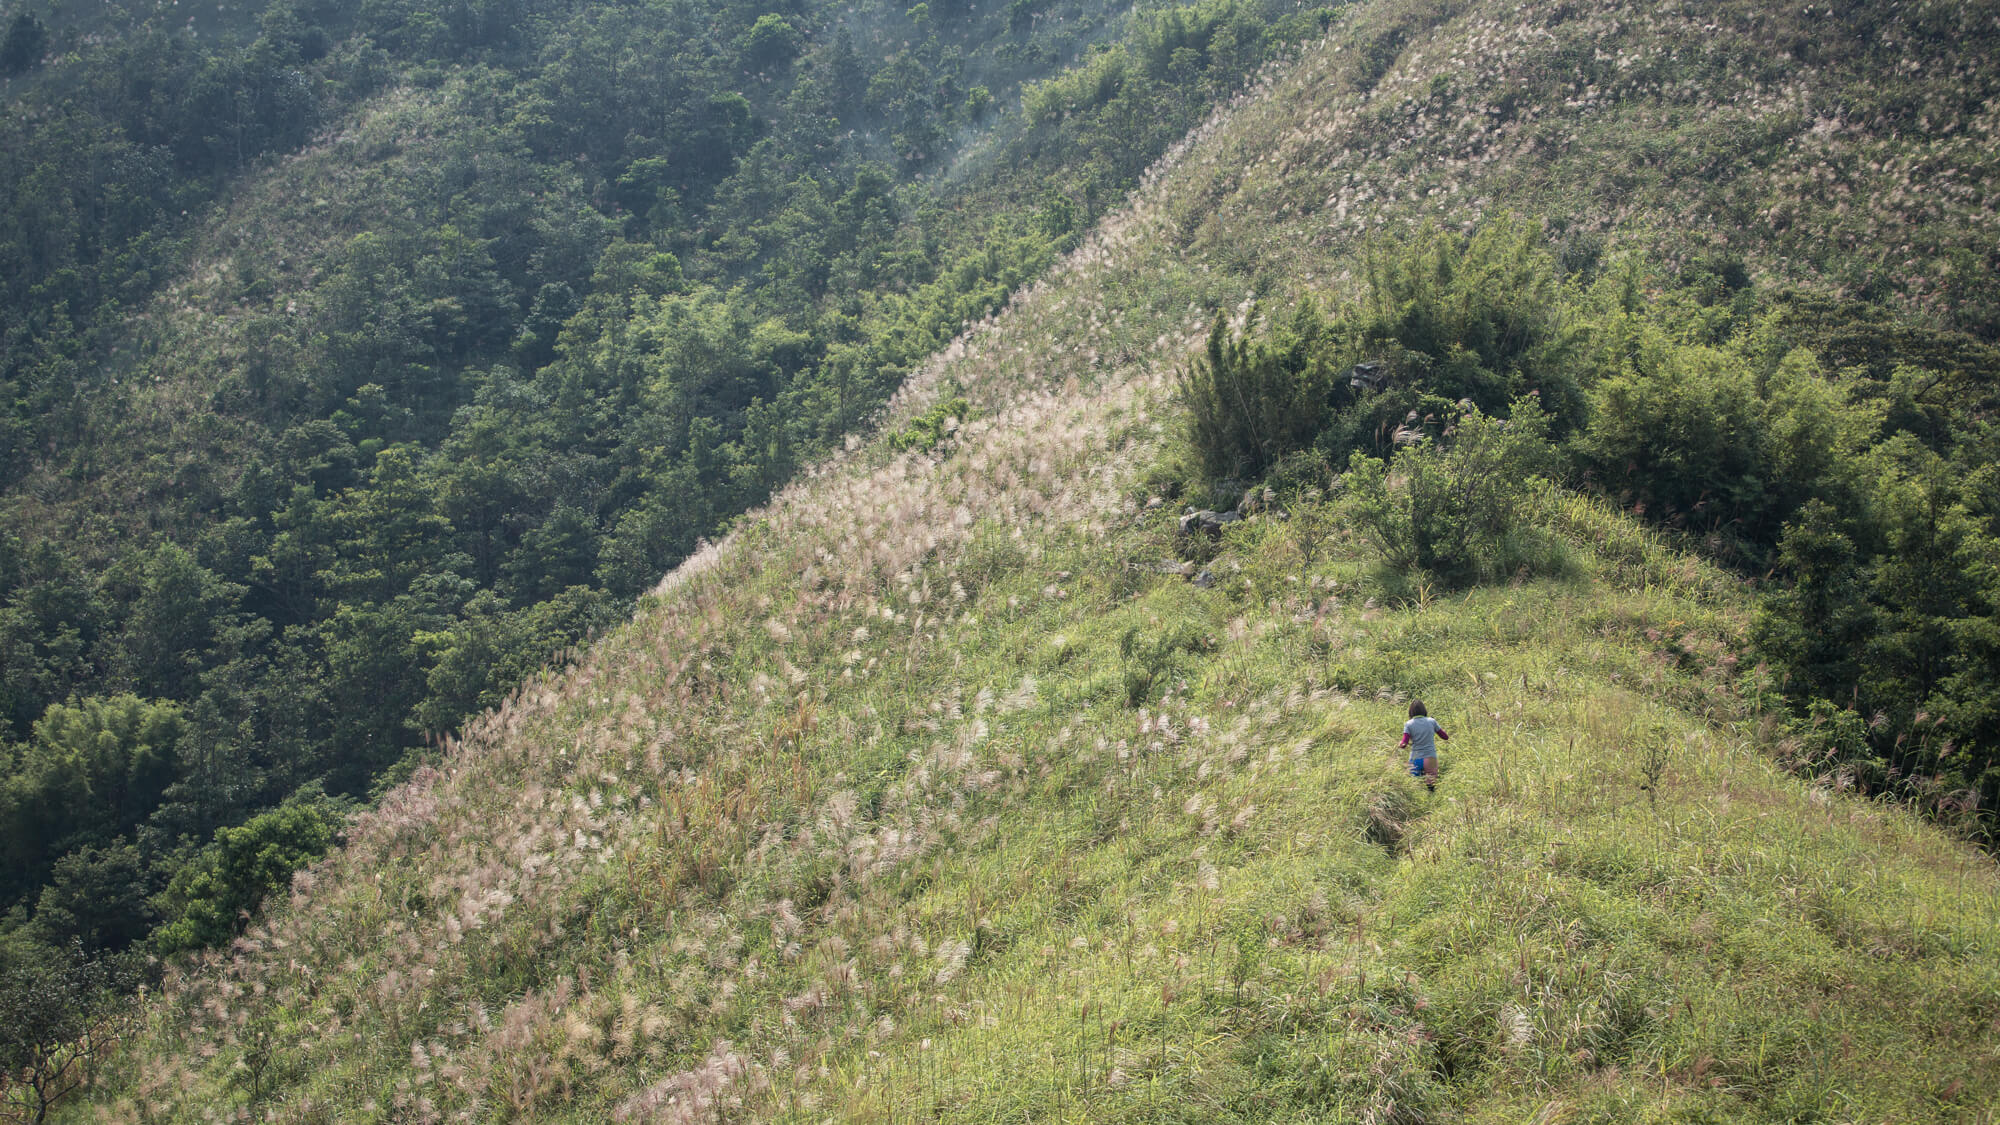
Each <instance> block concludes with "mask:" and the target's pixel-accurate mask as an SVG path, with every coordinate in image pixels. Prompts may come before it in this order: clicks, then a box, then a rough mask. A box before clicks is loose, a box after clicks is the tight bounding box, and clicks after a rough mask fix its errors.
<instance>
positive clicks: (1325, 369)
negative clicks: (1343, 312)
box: [1180, 300, 1346, 477]
mask: <svg viewBox="0 0 2000 1125" xmlns="http://www.w3.org/2000/svg"><path fill="white" fill-rule="evenodd" d="M1256 323H1257V313H1256V311H1255V310H1252V312H1251V313H1250V316H1249V319H1248V321H1247V322H1246V323H1245V325H1244V328H1243V331H1242V332H1240V333H1239V332H1232V331H1231V330H1230V328H1229V323H1228V320H1227V319H1226V318H1224V317H1222V316H1220V315H1218V316H1217V317H1216V318H1215V324H1214V326H1213V327H1212V328H1210V329H1209V333H1208V347H1207V349H1206V350H1205V351H1204V353H1203V354H1202V356H1201V358H1199V359H1197V360H1195V361H1194V363H1193V364H1191V365H1190V366H1188V367H1187V368H1184V369H1183V370H1182V371H1181V373H1180V388H1181V393H1182V395H1183V396H1184V397H1185V398H1186V400H1187V404H1188V436H1189V439H1190V440H1191V441H1192V443H1193V445H1194V448H1195V451H1196V453H1197V454H1198V455H1199V456H1200V458H1201V461H1202V464H1203V467H1204V468H1205V469H1206V470H1207V471H1208V472H1210V473H1212V474H1214V475H1216V476H1224V477H1232V476H1233V477H1254V476H1258V475H1261V474H1262V473H1263V472H1264V470H1265V469H1267V468H1269V467H1270V466H1271V465H1272V464H1273V463H1275V462H1276V461H1277V460H1278V459H1279V458H1280V457H1282V456H1284V455H1285V454H1287V453H1290V452H1293V451H1295V450H1300V449H1304V448H1305V447H1307V446H1308V445H1311V444H1312V441H1313V438H1314V437H1316V436H1317V435H1318V434H1319V432H1320V430H1321V429H1323V428H1324V427H1325V425H1326V422H1327V419H1328V418H1329V417H1330V416H1331V415H1332V412H1333V411H1334V410H1335V409H1336V407H1337V406H1338V405H1340V401H1339V399H1338V398H1337V396H1340V395H1342V393H1343V391H1344V388H1343V387H1342V385H1341V384H1340V383H1339V382H1338V381H1337V380H1336V379H1335V373H1336V372H1339V371H1343V370H1345V367H1346V365H1345V364H1344V363H1343V362H1341V360H1342V359H1343V358H1344V357H1341V356H1339V355H1338V354H1337V353H1338V352H1339V351H1340V350H1341V349H1338V348H1336V347H1334V346H1332V339H1331V331H1330V329H1329V327H1328V325H1327V323H1326V321H1325V320H1323V319H1322V318H1321V316H1320V313H1319V309H1318V306H1316V305H1315V304H1314V303H1313V302H1312V301H1310V300H1308V301H1303V302H1301V303H1300V304H1299V307H1298V310H1297V312H1296V313H1294V314H1293V317H1292V320H1291V322H1290V323H1289V324H1287V325H1286V326H1285V328H1284V330H1283V331H1281V332H1279V333H1278V335H1277V337H1276V339H1274V340H1272V341H1270V342H1264V341H1259V340H1253V339H1252V338H1251V337H1252V335H1253V333H1254V332H1255V330H1256Z"/></svg>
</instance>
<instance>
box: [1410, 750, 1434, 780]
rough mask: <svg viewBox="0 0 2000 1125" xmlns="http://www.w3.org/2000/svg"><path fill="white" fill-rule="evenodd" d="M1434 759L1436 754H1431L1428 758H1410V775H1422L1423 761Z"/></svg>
mask: <svg viewBox="0 0 2000 1125" xmlns="http://www.w3.org/2000/svg"><path fill="white" fill-rule="evenodd" d="M1436 759H1437V755H1436V754H1432V755H1431V756H1430V757H1428V758H1411V759H1410V776H1411V777H1422V776H1424V763H1425V762H1429V761H1435V760H1436Z"/></svg>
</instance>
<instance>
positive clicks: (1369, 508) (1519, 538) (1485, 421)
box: [1340, 398, 1556, 586]
mask: <svg viewBox="0 0 2000 1125" xmlns="http://www.w3.org/2000/svg"><path fill="white" fill-rule="evenodd" d="M1548 424H1549V421H1548V415H1546V414H1544V413H1543V412H1542V410H1541V408H1540V407H1539V406H1537V405H1536V404H1535V401H1534V400H1533V399H1532V398H1526V399H1522V400H1521V401H1519V402H1517V403H1515V404H1514V411H1513V414H1512V416H1511V417H1509V418H1505V419H1501V418H1494V417H1491V416H1490V415H1486V414H1481V413H1480V412H1479V411H1477V410H1476V409H1475V410H1469V411H1467V412H1466V413H1465V414H1463V415H1462V416H1460V417H1458V418H1457V419H1456V421H1455V422H1454V423H1453V424H1452V425H1450V426H1447V427H1446V429H1445V431H1444V433H1443V434H1442V435H1440V436H1438V437H1419V438H1417V439H1416V440H1415V441H1414V442H1413V443H1412V444H1409V445H1406V446H1405V447H1404V448H1403V449H1401V450H1399V451H1398V452H1397V453H1396V456H1395V459H1394V460H1393V461H1391V462H1390V463H1388V464H1387V465H1385V464H1384V463H1383V462H1381V461H1378V460H1376V459H1375V458H1372V457H1369V456H1367V455H1366V454H1362V453H1356V454H1354V456H1353V458H1352V459H1351V460H1350V461H1349V463H1348V470H1347V472H1346V473H1344V474H1343V475H1342V476H1341V478H1340V488H1341V492H1342V494H1343V499H1342V501H1341V503H1342V510H1343V514H1344V515H1345V516H1346V517H1347V518H1348V519H1350V520H1352V521H1353V522H1354V524H1355V525H1356V526H1357V527H1358V528H1359V529H1360V531H1361V532H1362V534H1363V535H1365V536H1366V537H1367V538H1368V539H1370V540H1371V541H1372V542H1373V543H1374V545H1375V546H1376V548H1377V549H1378V550H1379V551H1380V552H1381V554H1382V558H1383V561H1384V562H1385V563H1387V564H1388V566H1389V567H1390V568H1391V569H1392V570H1395V571H1398V572H1402V573H1405V574H1413V575H1415V574H1421V575H1427V576H1430V577H1432V578H1435V579H1436V580H1438V581H1441V582H1443V583H1445V584H1447V585H1451V586H1463V585H1468V584H1470V583H1472V582H1477V581H1480V580H1482V579H1492V578H1498V577H1504V576H1507V575H1510V574H1512V573H1514V572H1516V571H1517V570H1519V569H1521V568H1522V567H1523V566H1526V567H1527V569H1529V570H1531V571H1533V570H1547V569H1552V568H1554V565H1555V564H1554V563H1553V562H1552V561H1551V560H1550V557H1549V548H1548V544H1547V543H1546V542H1545V541H1544V540H1545V538H1546V536H1545V535H1544V534H1543V533H1541V532H1540V531H1539V530H1538V529H1536V528H1534V527H1532V526H1531V525H1530V520H1529V518H1528V517H1529V514H1530V513H1529V512H1528V503H1527V498H1528V494H1527V493H1526V491H1525V490H1524V489H1523V488H1522V484H1523V482H1525V481H1528V480H1531V479H1533V478H1537V477H1543V476H1546V475H1548V474H1549V473H1550V472H1552V471H1553V469H1554V466H1555V464H1556V460H1555V448H1554V446H1553V445H1551V444H1550V442H1549V440H1548Z"/></svg>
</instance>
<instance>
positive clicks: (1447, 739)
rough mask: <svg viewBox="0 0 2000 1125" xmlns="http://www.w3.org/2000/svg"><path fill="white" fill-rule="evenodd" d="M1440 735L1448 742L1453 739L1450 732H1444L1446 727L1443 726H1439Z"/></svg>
mask: <svg viewBox="0 0 2000 1125" xmlns="http://www.w3.org/2000/svg"><path fill="white" fill-rule="evenodd" d="M1438 737H1439V738H1442V739H1444V740H1445V741H1446V742H1450V741H1451V736H1450V735H1448V734H1446V733H1445V732H1444V728H1443V727H1439V728H1438Z"/></svg>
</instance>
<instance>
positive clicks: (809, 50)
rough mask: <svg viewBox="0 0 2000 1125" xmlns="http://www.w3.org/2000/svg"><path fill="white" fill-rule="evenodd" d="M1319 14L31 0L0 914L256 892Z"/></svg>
mask: <svg viewBox="0 0 2000 1125" xmlns="http://www.w3.org/2000/svg"><path fill="white" fill-rule="evenodd" d="M128 19H129V21H130V24H129V26H128V25H127V22H126V21H127V20H128ZM1331 19H1332V13H1331V12H1328V11H1317V10H1304V9H1294V8H1285V9H1283V10H1282V11H1281V10H1280V8H1279V7H1278V6H1277V5H1275V4H1261V3H1257V2H1254V0H1252V2H1237V0H1227V2H1219V3H1218V2H1205V3H1200V4H1195V5H1191V6H1178V7H1177V6H1173V5H1164V6H1146V7H1143V8H1142V9H1139V10H1133V11H1128V10H1127V9H1126V7H1125V6H1123V5H1122V4H1117V3H1105V2H1091V0H1084V2H1062V0H1050V2H1038V0H1015V2H1014V3H1011V4H1009V5H1005V6H1001V5H981V4H972V3H951V2H947V3H941V4H938V5H935V6H932V5H926V4H917V5H915V6H914V7H909V8H907V9H906V8H904V7H903V6H901V5H884V6H866V5H863V6H856V7H843V6H838V5H833V4H823V3H811V2H806V0H799V2H796V3H790V4H781V5H778V6H775V7H774V6H771V5H766V4H734V3H724V4H695V3H688V2H666V0H662V2H648V3H643V4H604V3H582V2H571V0H542V2H526V0H493V2H476V3H470V4H468V3H463V2H455V3H433V2H429V0H369V2H368V3H364V4H361V5H344V4H337V3H330V2H324V0H276V2H274V3H272V4H270V5H269V6H267V7H265V8H263V9H262V10H261V11H248V12H246V11H237V10H232V9H231V8H230V7H229V6H226V5H212V6H211V5H192V6H190V5H185V4H164V5H158V6H150V5H135V6H129V7H127V8H122V9H121V8H117V7H116V6H96V5H82V4H61V3H56V4H35V3H28V4H23V5H15V6H13V7H12V8H10V9H9V10H8V12H7V14H6V16H5V18H4V20H0V24H4V27H5V35H6V39H5V44H4V48H0V67H4V75H5V82H6V86H5V96H6V99H7V104H8V110H9V112H8V113H7V114H6V115H5V117H4V122H0V131H4V138H0V153H4V157H0V199H4V200H5V203H4V207H3V208H0V379H4V384H5V402H4V410H0V485H4V488H5V493H4V499H0V653H4V667H5V671H4V673H0V741H4V750H0V767H4V775H5V776H4V780H0V855H4V862H0V896H4V902H0V907H4V908H5V910H6V911H7V913H6V923H5V924H6V927H7V931H8V934H9V935H10V937H9V942H10V945H9V948H10V949H11V950H12V951H13V952H12V953H10V954H9V957H10V959H11V961H12V962H16V963H18V964H19V965H22V966H35V965H42V966H45V967H46V966H48V965H57V964H72V965H73V967H74V964H73V963H78V958H82V959H83V962H89V961H91V960H92V959H94V958H98V957H100V956H103V955H107V954H120V953H125V952H130V953H131V954H132V955H133V956H136V955H137V954H138V953H139V952H140V951H147V952H152V953H172V952H176V951H180V950H187V949H196V948H200V947H203V946H207V945H212V944H214V943H217V942H220V941H224V940H226V939H228V938H229V937H230V936H232V935H233V934H235V933H236V932H238V931H239V929H240V927H241V926H242V924H243V922H244V920H245V918H246V917H247V914H248V912H250V911H253V910H254V909H255V906H256V904H257V903H258V902H259V901H260V900H261V898H262V897H263V895H264V894H265V893H266V892H267V891H268V890H270V889H271V888H273V887H277V886H280V885H282V884H283V882H284V880H285V879H286V878H288V877H289V874H290V872H291V870H292V869H293V868H295V867H297V866H298V865H299V864H301V863H303V862H306V861H307V860H309V859H311V858H312V857H313V856H315V855H317V854H318V853H319V852H321V851H323V850H324V849H325V848H326V847H327V846H328V844H329V843H330V842H331V840H332V839H333V838H334V836H335V832H336V828H337V826H338V825H339V824H340V823H341V822H342V820H343V818H344V817H345V815H346V814H347V812H348V811H349V810H350V809H351V807H352V806H353V805H354V803H355V802H357V801H366V800H367V799H368V798H369V795H370V794H371V793H379V792H380V791H381V790H382V788H383V787H384V786H386V785H388V784H391V783H393V782H394V781H395V780H397V779H399V778H401V777H403V776H406V775H407V773H408V771H409V770H410V769H411V768H413V767H414V766H415V765H416V764H417V763H418V762H419V761H420V760H421V759H422V758H423V756H424V755H425V754H426V753H427V752H428V751H427V750H426V747H427V746H430V745H433V744H434V743H435V742H436V740H437V739H439V738H440V737H442V736H444V735H445V734H446V733H447V732H449V731H451V730H452V729H454V728H455V727H456V726H457V724H458V723H459V722H460V721H461V720H462V719H464V718H465V717H466V716H467V715H469V714H472V713H474V712H476V711H478V710H480V709H482V708H485V707H487V706H490V705H491V704H493V703H494V702H495V701H497V700H498V699H500V698H501V697H502V696H504V695H505V694H506V693H507V692H509V691H510V690H511V689H513V687H514V686H515V685H516V684H518V683H519V682H520V681H521V680H522V678H523V677H524V676H526V675H528V674H529V673H531V672H533V671H535V670H536V669H539V668H541V667H542V666H543V665H544V664H545V663H546V662H547V661H548V660H549V659H550V658H551V656H552V654H555V653H557V652H559V651H560V650H562V649H563V648H564V646H567V645H570V644H572V643H574V642H576V641H577V640H578V639H580V638H583V637H586V636H588V635H589V634H590V633H592V632H593V631H594V630H596V629H599V628H601V627H603V626H604V625H606V624H608V623H611V622H614V621H617V620H620V619H622V618H623V617H624V616H625V614H626V613H627V612H628V611H629V608H630V606H631V604H632V602H633V599H634V598H635V597H637V596H638V595H639V594H641V593H642V592H643V591H644V590H646V589H647V588H648V587H649V586H650V585H651V584H652V583H654V582H655V581H657V580H658V579H659V577H660V576H661V575H662V574H664V573H665V572H666V571H667V570H668V569H669V568H670V567H672V566H673V564H674V563H675V562H677V561H678V560H679V559H680V558H682V557H683V556H684V555H686V554H687V553H688V552H689V551H690V550H691V549H693V548H694V546H695V545H696V544H697V542H698V541H699V540H700V539H701V538H702V537H704V536H708V535H713V534H715V533H716V532H718V531H719V530H720V529H722V528H725V527H726V526H727V525H728V523H729V521H730V520H731V519H732V518H733V517H734V516H735V515H736V514H738V513H740V512H742V511H743V510H744V509H745V508H747V507H749V506H751V505H754V504H756V503H758V502H760V501H761V500H762V499H764V498H765V497H766V496H767V495H768V494H769V493H770V491H771V490H772V488H773V487H774V486H776V485H777V484H779V483H780V482H782V481H784V480H785V479H786V478H787V477H788V475H789V474H790V473H791V472H792V471H793V469H794V467H795V466H797V465H798V464H800V463H801V461H802V460H803V459H807V458H811V457H814V456H816V455H818V454H820V453H822V452H824V451H826V450H828V449H830V448H834V447H836V446H837V444H838V442H839V441H840V439H841V438H842V436H843V435H844V434H846V433H848V432H849V431H850V430H852V429H853V428H854V427H855V426H856V425H858V424H860V423H862V422H863V421H865V420H867V419H868V418H869V417H870V416H871V415H872V414H873V412H874V411H875V410H876V409H877V407H878V406H879V405H880V404H881V403H882V402H883V401H884V400H885V399H886V397H887V395H888V394H889V393H890V392H891V391H893V390H894V389H895V387H896V386H897V385H898V383H899V382H900V380H901V379H902V377H903V375H904V374H905V373H906V372H907V371H909V370H910V369H911V367H912V366H913V365H915V364H916V363H918V362H919V361H921V360H922V359H923V358H924V357H925V356H926V355H928V354H929V353H930V352H931V351H933V350H934V349H936V348H937V347H938V346H939V345H940V344H942V343H943V342H944V341H945V340H947V339H948V338H950V337H951V336H952V335H953V334H955V333H956V332H958V331H959V330H960V328H961V327H962V326H963V325H965V324H966V323H968V322H970V321H973V320H977V319H978V318H980V317H983V316H985V315H987V314H989V313H991V312H992V311H994V310H995V309H996V308H998V307H999V306H1001V305H1002V304H1003V303H1004V302H1005V301H1006V299H1007V296H1008V294H1009V293H1011V292H1012V291H1014V290H1015V289H1016V288H1017V287H1019V286H1020V285H1022V284H1023V283H1024V282H1025V281H1026V280H1028V279H1030V278H1032V277H1033V276H1034V275H1035V274H1036V273H1037V272H1038V271H1039V270H1041V269H1042V268H1043V267H1044V266H1045V265H1046V264H1047V263H1049V262H1050V261H1051V260H1053V258H1054V256H1055V255H1057V254H1058V253H1060V252H1061V251H1063V250H1064V249H1066V248H1067V247H1069V246H1070V245H1072V244H1073V242H1074V240H1075V238H1076V237H1077V236H1078V235H1079V233H1080V232H1081V231H1082V230H1083V229H1085V228H1086V227H1087V226H1088V224H1090V223H1091V222H1092V221H1093V220H1094V219H1095V217H1096V216H1097V215H1099V214H1100V213H1102V212H1103V211H1104V210H1105V209H1106V208H1108V207H1109V206H1111V205H1113V204H1114V203H1115V202H1116V201H1117V200H1118V199H1119V198H1121V197H1122V195H1123V193H1124V192H1125V191H1126V190H1128V189H1129V187H1130V186H1131V185H1132V184H1133V183H1135V182H1136V180H1137V178H1138V176H1139V173H1140V172H1141V171H1142V170H1143V169H1144V168H1145V166H1146V165H1147V164H1148V163H1149V162H1150V161H1151V160H1152V159H1153V158H1154V157H1155V156H1157V155H1158V154H1159V153H1160V152H1161V151H1162V150H1163V149H1164V148H1165V147H1166V146H1167V145H1168V144H1169V143H1171V142H1172V141H1174V140H1175V139H1177V138H1178V137H1179V136H1180V135H1181V134H1182V133H1184V132H1185V131H1186V130H1187V129H1188V128H1189V127H1191V126H1192V125H1193V124H1195V123H1196V122H1197V121H1198V120H1199V119H1200V117H1201V116H1202V115H1203V114H1204V113H1205V112H1207V108H1208V107H1209V106H1210V105H1211V104H1213V103H1214V102H1215V101H1216V99H1218V98H1219V97H1221V96H1223V95H1226V94H1228V93H1229V92H1230V91H1232V90H1234V89H1236V88H1237V87H1238V86H1239V85H1241V83H1242V82H1243V81H1244V80H1245V78H1246V77H1247V76H1248V75H1249V74H1250V73H1252V72H1253V71H1254V70H1255V69H1256V68H1257V67H1258V66H1259V65H1260V64H1261V63H1263V62H1265V61H1267V60H1269V59H1270V58H1272V57H1274V55H1275V54H1276V53H1277V52H1278V51H1280V50H1282V49H1284V47H1285V45H1286V44H1288V43H1293V42H1296V41H1298V40H1300V39H1301V38H1302V37H1304V36H1306V35H1308V34H1313V35H1316V34H1318V33H1320V32H1321V31H1322V30H1323V29H1324V27H1325V26H1327V24H1328V22H1329V21H1330V20H1331ZM137 963H138V962H136V961H132V962H131V963H130V965H127V968H130V967H132V966H135V965H137ZM21 971H22V972H29V971H30V970H29V969H26V968H24V969H22V970H21ZM40 971H41V970H40V969H36V970H34V972H40ZM64 971H66V972H67V971H70V970H64ZM77 971H81V970H80V969H79V970H77ZM107 971H108V970H107ZM121 971H122V970H121ZM30 975H31V976H32V975H33V973H30ZM73 975H74V974H73ZM85 975H86V976H88V975H89V974H85ZM98 976H100V977H101V976H102V973H99V974H98ZM22 979H24V980H25V979H27V978H22ZM35 979H37V980H44V979H45V978H44V977H35ZM77 979H83V977H78V978H77ZM90 979H93V980H96V979H98V977H90ZM18 994H20V995H27V992H25V991H22V992H20V993H18Z"/></svg>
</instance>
